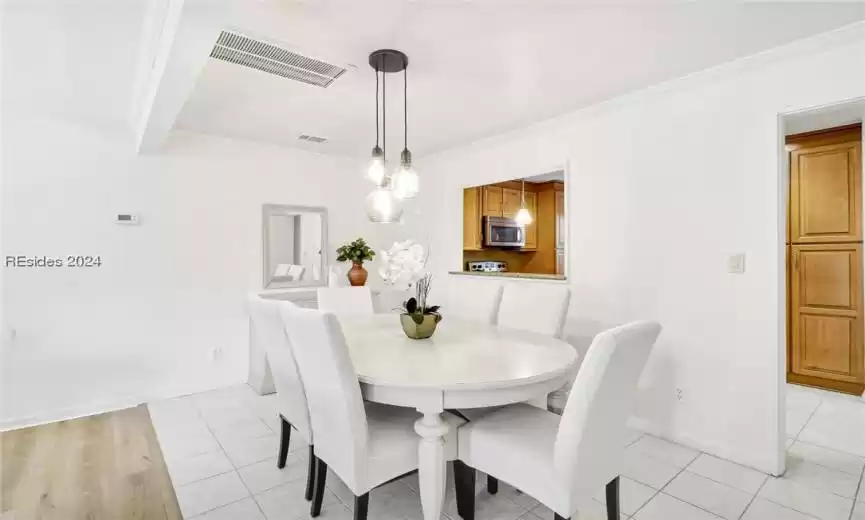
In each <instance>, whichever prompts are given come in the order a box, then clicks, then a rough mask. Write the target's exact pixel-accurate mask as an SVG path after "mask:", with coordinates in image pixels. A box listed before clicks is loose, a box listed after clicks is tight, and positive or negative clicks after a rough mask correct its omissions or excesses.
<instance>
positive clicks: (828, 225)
mask: <svg viewBox="0 0 865 520" xmlns="http://www.w3.org/2000/svg"><path fill="white" fill-rule="evenodd" d="M786 144H787V150H788V151H789V153H790V156H789V158H790V161H789V165H790V203H789V204H788V209H789V213H788V228H787V229H788V241H789V245H788V246H787V250H788V257H787V273H788V278H787V287H788V293H787V308H788V322H787V327H788V331H789V335H788V347H787V348H788V350H787V353H788V366H787V369H788V373H787V380H788V381H790V382H793V383H800V384H805V385H809V386H817V387H821V388H827V389H830V390H836V391H841V392H847V393H851V394H855V395H861V394H862V391H863V390H865V338H863V329H865V324H863V321H865V316H863V313H865V309H863V294H862V293H863V287H862V196H861V190H862V130H861V125H855V126H851V127H845V128H839V129H833V130H827V131H823V132H811V133H808V134H800V135H797V136H790V137H788V138H787V143H786Z"/></svg>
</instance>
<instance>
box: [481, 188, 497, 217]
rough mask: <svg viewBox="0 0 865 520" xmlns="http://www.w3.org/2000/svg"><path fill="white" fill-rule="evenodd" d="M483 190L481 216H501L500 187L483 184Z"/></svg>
mask: <svg viewBox="0 0 865 520" xmlns="http://www.w3.org/2000/svg"><path fill="white" fill-rule="evenodd" d="M480 189H482V190H483V196H482V199H483V216H485V217H501V216H502V188H500V187H498V186H484V187H483V188H480Z"/></svg>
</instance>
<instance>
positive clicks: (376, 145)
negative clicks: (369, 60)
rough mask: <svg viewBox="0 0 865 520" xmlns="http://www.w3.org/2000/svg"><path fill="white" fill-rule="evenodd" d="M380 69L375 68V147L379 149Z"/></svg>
mask: <svg viewBox="0 0 865 520" xmlns="http://www.w3.org/2000/svg"><path fill="white" fill-rule="evenodd" d="M378 72H379V71H378V67H376V68H375V147H376V148H378V97H379V92H378Z"/></svg>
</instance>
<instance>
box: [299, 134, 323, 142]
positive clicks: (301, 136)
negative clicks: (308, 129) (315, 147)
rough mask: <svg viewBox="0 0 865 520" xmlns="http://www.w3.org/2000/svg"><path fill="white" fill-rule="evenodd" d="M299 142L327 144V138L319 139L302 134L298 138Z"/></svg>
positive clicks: (315, 136)
mask: <svg viewBox="0 0 865 520" xmlns="http://www.w3.org/2000/svg"><path fill="white" fill-rule="evenodd" d="M297 139H298V140H299V141H309V142H310V143H316V144H322V143H326V142H327V137H319V136H317V135H306V134H300V135H299V136H297Z"/></svg>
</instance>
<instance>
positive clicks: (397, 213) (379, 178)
mask: <svg viewBox="0 0 865 520" xmlns="http://www.w3.org/2000/svg"><path fill="white" fill-rule="evenodd" d="M369 65H370V67H372V68H373V69H374V70H375V80H376V83H375V84H376V89H375V127H376V143H375V148H373V150H372V159H371V160H370V164H369V167H368V169H367V177H369V179H370V180H372V181H373V182H375V183H376V188H375V189H374V190H373V191H372V193H370V194H369V195H367V197H366V214H367V216H368V217H369V220H370V221H372V222H382V223H391V222H399V221H400V219H401V218H402V199H401V198H400V197H399V196H398V194H397V192H396V190H395V189H394V179H393V175H392V174H390V173H388V171H387V76H386V74H389V73H393V72H401V71H403V70H405V68H406V66H407V65H408V58H407V57H406V55H405V54H403V53H401V52H399V51H395V50H390V49H382V50H378V51H375V52H373V53H372V54H370V55H369ZM379 72H381V101H382V102H381V107H382V108H381V145H382V146H381V148H379V146H378V99H379V97H378V74H379ZM379 166H380V168H379ZM379 173H380V174H381V175H379Z"/></svg>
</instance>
